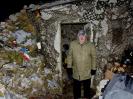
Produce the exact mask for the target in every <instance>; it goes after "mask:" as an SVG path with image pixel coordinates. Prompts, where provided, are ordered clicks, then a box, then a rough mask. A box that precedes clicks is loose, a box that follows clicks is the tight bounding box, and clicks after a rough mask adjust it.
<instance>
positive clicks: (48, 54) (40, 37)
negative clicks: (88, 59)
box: [0, 0, 133, 99]
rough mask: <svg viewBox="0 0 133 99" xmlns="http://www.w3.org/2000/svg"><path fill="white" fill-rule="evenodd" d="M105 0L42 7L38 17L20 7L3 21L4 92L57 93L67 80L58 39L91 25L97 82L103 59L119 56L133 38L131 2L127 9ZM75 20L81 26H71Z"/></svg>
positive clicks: (26, 94) (0, 32) (0, 31)
mask: <svg viewBox="0 0 133 99" xmlns="http://www.w3.org/2000/svg"><path fill="white" fill-rule="evenodd" d="M109 1H110V2H108V3H107V0H103V1H102V2H103V3H101V2H100V1H98V0H96V1H95V2H87V1H86V2H75V4H65V5H58V6H53V7H51V8H44V9H41V10H40V13H41V15H40V16H39V14H38V13H37V12H36V13H30V12H28V11H26V10H25V9H23V10H21V12H19V13H17V14H15V15H11V16H10V17H9V20H7V21H6V22H2V23H1V24H0V48H1V50H0V55H1V57H0V64H1V66H0V68H1V73H0V80H1V83H2V84H3V85H5V86H6V88H7V90H6V95H7V97H11V96H12V97H17V98H18V97H21V98H22V99H24V98H27V97H52V98H53V97H59V96H57V95H61V94H62V89H63V88H62V87H63V83H62V80H63V81H65V80H66V78H65V77H62V73H64V71H63V69H62V66H61V51H62V44H64V43H68V44H69V42H70V41H71V40H73V39H76V31H78V30H79V29H82V28H85V29H86V31H87V29H88V28H91V33H90V34H89V35H90V37H91V39H90V40H91V42H94V43H95V45H96V49H97V74H96V77H95V80H96V84H97V83H98V82H99V80H100V79H101V78H102V74H103V73H102V70H103V67H104V65H105V64H106V63H107V61H110V60H112V58H113V57H118V58H121V55H122V53H123V51H124V49H126V47H128V46H129V44H130V43H131V42H132V38H133V34H132V33H133V26H132V25H131V24H132V22H133V17H132V13H131V11H130V10H132V6H129V7H128V8H127V6H126V5H125V3H124V2H123V3H120V1H119V0H118V1H119V2H116V0H113V1H112V2H111V0H109ZM105 4H106V5H105ZM112 4H113V5H112ZM120 4H121V5H123V6H120ZM130 5H132V3H131V4H130ZM32 14H33V15H32ZM36 15H37V16H36ZM75 23H78V24H82V27H81V26H79V25H77V26H75V25H74V24H75ZM67 24H70V25H69V26H68V25H67ZM14 33H15V35H14ZM26 33H28V35H27V34H26ZM21 34H22V36H20V35H21ZM17 38H19V39H17ZM14 42H16V43H17V44H16V43H14ZM38 42H39V43H40V42H41V49H37V45H36V44H37V43H38ZM131 45H132V44H131ZM21 48H27V49H28V52H26V54H28V55H29V56H30V61H28V62H27V61H25V59H24V57H22V56H21V55H23V54H20V52H19V51H20V49H21ZM24 54H25V53H24ZM64 76H65V75H64ZM65 83H67V82H65ZM51 94H52V95H53V96H51ZM21 98H18V99H21ZM9 99H10V98H9ZM11 99H13V98H11ZM40 99H41V98H40Z"/></svg>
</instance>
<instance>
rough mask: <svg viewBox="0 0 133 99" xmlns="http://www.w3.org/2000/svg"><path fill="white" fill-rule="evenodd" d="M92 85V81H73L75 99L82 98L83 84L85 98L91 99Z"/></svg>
mask: <svg viewBox="0 0 133 99" xmlns="http://www.w3.org/2000/svg"><path fill="white" fill-rule="evenodd" d="M90 83H91V79H87V80H83V81H79V80H76V79H74V80H73V93H74V99H80V98H81V86H82V84H83V91H84V98H87V99H89V98H90Z"/></svg>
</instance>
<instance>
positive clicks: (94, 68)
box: [91, 45, 96, 75]
mask: <svg viewBox="0 0 133 99" xmlns="http://www.w3.org/2000/svg"><path fill="white" fill-rule="evenodd" d="M91 63H92V64H91V66H92V67H91V69H92V70H91V74H92V75H95V73H96V49H95V46H94V45H92V47H91Z"/></svg>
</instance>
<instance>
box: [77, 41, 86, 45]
mask: <svg viewBox="0 0 133 99" xmlns="http://www.w3.org/2000/svg"><path fill="white" fill-rule="evenodd" d="M76 42H77V43H78V44H79V45H85V44H87V43H88V41H87V40H86V41H85V42H84V43H83V44H80V42H79V40H76Z"/></svg>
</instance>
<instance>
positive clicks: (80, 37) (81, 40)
mask: <svg viewBox="0 0 133 99" xmlns="http://www.w3.org/2000/svg"><path fill="white" fill-rule="evenodd" d="M78 37H79V42H80V44H83V43H84V42H85V40H86V36H85V35H79V36H78Z"/></svg>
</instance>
